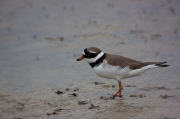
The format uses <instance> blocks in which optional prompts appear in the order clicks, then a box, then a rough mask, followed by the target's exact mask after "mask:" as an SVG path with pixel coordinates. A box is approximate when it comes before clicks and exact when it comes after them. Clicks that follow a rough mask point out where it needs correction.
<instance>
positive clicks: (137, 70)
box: [77, 47, 169, 99]
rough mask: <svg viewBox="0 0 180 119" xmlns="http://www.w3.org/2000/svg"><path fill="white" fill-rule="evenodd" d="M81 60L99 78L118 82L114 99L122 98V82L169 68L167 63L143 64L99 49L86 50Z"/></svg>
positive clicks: (79, 59)
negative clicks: (156, 69) (157, 69)
mask: <svg viewBox="0 0 180 119" xmlns="http://www.w3.org/2000/svg"><path fill="white" fill-rule="evenodd" d="M81 60H85V61H87V62H88V63H89V65H90V66H91V67H92V69H93V71H94V72H95V73H96V74H97V75H98V76H100V77H102V78H106V79H115V80H117V82H118V84H119V89H118V91H117V92H116V93H115V94H114V95H113V97H112V98H113V99H115V97H117V96H119V97H122V90H123V85H122V82H121V80H123V79H126V78H130V77H136V76H140V75H141V74H143V73H144V72H145V71H147V70H148V69H151V68H155V67H167V66H169V65H167V64H166V63H167V62H141V61H136V60H134V59H131V58H127V57H124V56H120V55H114V54H108V53H104V52H102V51H101V50H100V49H99V48H97V47H89V48H85V49H84V51H83V54H82V56H80V57H79V58H78V59H77V61H81Z"/></svg>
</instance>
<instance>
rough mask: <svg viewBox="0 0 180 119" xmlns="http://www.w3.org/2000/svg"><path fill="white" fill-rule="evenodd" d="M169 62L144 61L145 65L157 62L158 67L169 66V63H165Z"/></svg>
mask: <svg viewBox="0 0 180 119" xmlns="http://www.w3.org/2000/svg"><path fill="white" fill-rule="evenodd" d="M165 63H167V62H145V63H143V64H144V65H145V66H147V65H151V64H155V66H158V67H168V66H169V65H167V64H165Z"/></svg>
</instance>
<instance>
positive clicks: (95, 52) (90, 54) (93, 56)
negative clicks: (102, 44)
mask: <svg viewBox="0 0 180 119" xmlns="http://www.w3.org/2000/svg"><path fill="white" fill-rule="evenodd" d="M103 55H104V53H103V52H102V51H101V50H100V49H99V48H96V47H89V48H85V49H84V51H83V54H82V56H81V57H79V58H78V59H77V61H81V60H83V59H84V60H85V61H87V62H88V63H94V62H96V61H97V60H98V59H99V58H101V57H102V56H103Z"/></svg>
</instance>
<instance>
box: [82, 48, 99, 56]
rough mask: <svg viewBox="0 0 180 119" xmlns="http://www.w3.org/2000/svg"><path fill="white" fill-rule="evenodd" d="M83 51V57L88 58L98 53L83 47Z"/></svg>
mask: <svg viewBox="0 0 180 119" xmlns="http://www.w3.org/2000/svg"><path fill="white" fill-rule="evenodd" d="M84 53H85V54H84V55H83V57H84V58H88V59H90V58H94V57H96V56H97V55H98V53H91V52H88V50H87V48H86V49H84Z"/></svg>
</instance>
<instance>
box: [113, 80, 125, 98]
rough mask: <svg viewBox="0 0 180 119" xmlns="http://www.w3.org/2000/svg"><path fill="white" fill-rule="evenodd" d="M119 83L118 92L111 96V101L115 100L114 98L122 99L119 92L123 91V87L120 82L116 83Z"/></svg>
mask: <svg viewBox="0 0 180 119" xmlns="http://www.w3.org/2000/svg"><path fill="white" fill-rule="evenodd" d="M118 83H119V90H118V91H117V92H116V94H115V95H114V96H113V99H115V97H116V96H119V97H122V95H121V91H122V90H123V85H122V83H121V81H118Z"/></svg>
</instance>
